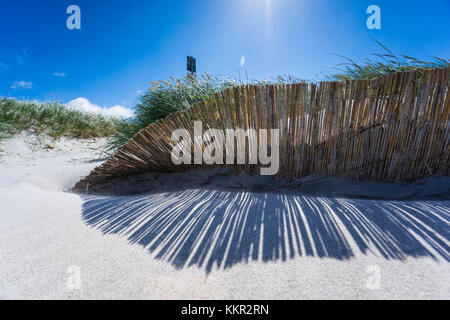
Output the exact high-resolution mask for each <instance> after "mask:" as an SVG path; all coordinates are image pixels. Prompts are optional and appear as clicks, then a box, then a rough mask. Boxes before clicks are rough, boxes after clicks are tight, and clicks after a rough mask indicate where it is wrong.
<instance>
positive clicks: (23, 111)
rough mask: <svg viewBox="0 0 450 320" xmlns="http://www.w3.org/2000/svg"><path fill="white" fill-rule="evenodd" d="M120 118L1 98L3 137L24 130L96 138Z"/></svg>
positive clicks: (114, 127) (115, 125)
mask: <svg viewBox="0 0 450 320" xmlns="http://www.w3.org/2000/svg"><path fill="white" fill-rule="evenodd" d="M119 123H120V120H119V119H115V118H110V117H105V116H101V115H97V114H91V113H86V112H82V111H78V110H73V109H70V108H67V107H65V106H63V105H61V104H59V103H39V102H29V101H17V100H15V99H11V98H0V139H1V138H3V139H4V138H6V137H8V136H10V135H12V134H16V133H19V132H21V131H24V130H32V131H34V132H36V133H37V134H40V135H48V136H50V137H52V138H60V137H62V136H66V137H73V138H95V137H105V136H110V135H111V134H113V133H114V132H116V131H117V128H118V127H119Z"/></svg>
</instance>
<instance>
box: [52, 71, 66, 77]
mask: <svg viewBox="0 0 450 320" xmlns="http://www.w3.org/2000/svg"><path fill="white" fill-rule="evenodd" d="M53 75H54V76H55V77H60V78H64V77H65V76H67V73H65V72H53Z"/></svg>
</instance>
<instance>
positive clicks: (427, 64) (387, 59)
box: [328, 38, 450, 81]
mask: <svg viewBox="0 0 450 320" xmlns="http://www.w3.org/2000/svg"><path fill="white" fill-rule="evenodd" d="M372 39H373V38H372ZM373 40H374V41H375V42H376V43H377V44H378V45H379V46H380V47H381V48H382V49H383V52H384V53H374V54H373V56H374V58H373V59H370V58H369V59H366V60H364V61H363V62H357V61H355V60H353V59H350V58H348V57H345V56H341V55H338V56H339V57H341V58H343V59H344V60H345V62H343V63H340V64H338V65H337V66H335V68H336V69H337V70H338V73H335V74H332V75H330V76H328V79H330V80H344V81H345V80H357V79H371V78H376V77H379V76H383V75H387V74H391V73H396V72H403V71H412V70H418V71H423V70H426V69H430V68H444V67H448V66H450V60H446V59H443V58H439V57H433V58H431V59H430V60H428V61H422V60H419V59H416V58H413V57H410V56H407V55H396V54H394V53H393V52H392V51H391V50H389V49H388V48H387V47H386V46H384V45H383V44H382V43H380V42H378V41H377V40H375V39H373Z"/></svg>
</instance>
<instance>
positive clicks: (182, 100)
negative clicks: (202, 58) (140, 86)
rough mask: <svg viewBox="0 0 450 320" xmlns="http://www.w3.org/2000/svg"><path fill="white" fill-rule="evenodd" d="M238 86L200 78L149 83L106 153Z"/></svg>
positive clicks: (224, 80)
mask: <svg viewBox="0 0 450 320" xmlns="http://www.w3.org/2000/svg"><path fill="white" fill-rule="evenodd" d="M236 85H238V82H237V81H235V80H231V79H228V78H220V77H211V76H209V75H206V74H205V75H203V76H201V77H200V78H199V79H194V78H192V77H186V78H183V79H174V78H170V79H169V80H167V81H157V82H152V83H151V86H150V88H149V89H148V90H147V91H145V92H144V93H143V94H142V95H141V97H140V99H139V103H138V104H137V106H136V108H135V114H136V117H135V118H133V119H131V120H124V121H122V122H121V123H120V124H119V128H118V130H117V132H116V133H114V134H113V135H112V136H111V137H110V139H109V145H108V148H107V150H108V152H110V153H112V152H114V151H116V150H117V149H119V148H120V147H121V146H123V145H124V144H125V143H126V142H127V141H128V140H129V139H131V138H132V137H133V136H134V135H135V134H136V133H137V132H139V130H141V129H142V128H145V127H147V126H148V125H149V124H151V123H153V122H155V121H157V120H159V119H162V118H164V117H166V116H167V115H169V114H171V113H173V112H176V111H180V110H184V109H186V108H189V107H190V106H192V105H193V104H195V103H196V102H200V101H203V100H206V99H208V98H210V97H212V96H213V95H214V93H216V92H219V91H222V90H224V89H226V88H229V87H233V86H236Z"/></svg>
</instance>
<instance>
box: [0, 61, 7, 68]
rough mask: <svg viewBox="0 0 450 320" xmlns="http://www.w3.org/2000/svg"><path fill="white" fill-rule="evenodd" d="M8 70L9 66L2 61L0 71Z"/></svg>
mask: <svg viewBox="0 0 450 320" xmlns="http://www.w3.org/2000/svg"><path fill="white" fill-rule="evenodd" d="M6 68H8V65H7V64H6V63H3V62H1V61H0V70H4V69H6Z"/></svg>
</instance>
